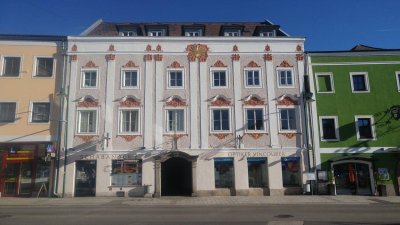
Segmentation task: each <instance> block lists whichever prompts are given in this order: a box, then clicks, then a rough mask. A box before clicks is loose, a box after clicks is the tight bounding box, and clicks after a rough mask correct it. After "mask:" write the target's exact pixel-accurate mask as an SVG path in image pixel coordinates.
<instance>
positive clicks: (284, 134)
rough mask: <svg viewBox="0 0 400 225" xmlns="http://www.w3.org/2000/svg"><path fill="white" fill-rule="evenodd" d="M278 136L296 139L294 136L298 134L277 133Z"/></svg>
mask: <svg viewBox="0 0 400 225" xmlns="http://www.w3.org/2000/svg"><path fill="white" fill-rule="evenodd" d="M279 134H280V135H283V136H285V137H287V138H288V139H292V138H294V137H296V135H298V134H300V133H279Z"/></svg>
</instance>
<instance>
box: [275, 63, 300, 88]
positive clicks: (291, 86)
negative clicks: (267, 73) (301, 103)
mask: <svg viewBox="0 0 400 225" xmlns="http://www.w3.org/2000/svg"><path fill="white" fill-rule="evenodd" d="M280 71H290V73H291V74H292V84H291V85H281V84H280V83H281V82H280V74H279V72H280ZM286 82H287V79H286ZM276 83H277V86H278V88H296V86H295V85H296V78H295V75H294V68H293V67H277V68H276Z"/></svg>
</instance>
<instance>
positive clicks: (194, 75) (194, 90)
mask: <svg viewBox="0 0 400 225" xmlns="http://www.w3.org/2000/svg"><path fill="white" fill-rule="evenodd" d="M189 80H190V81H189V83H190V85H189V88H190V148H192V149H198V148H200V142H199V139H200V129H199V126H200V124H199V122H200V121H199V112H200V110H199V106H200V105H199V91H200V90H199V89H200V88H199V86H200V85H199V63H198V61H197V60H195V61H190V62H189Z"/></svg>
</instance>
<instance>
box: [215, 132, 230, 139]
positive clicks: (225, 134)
mask: <svg viewBox="0 0 400 225" xmlns="http://www.w3.org/2000/svg"><path fill="white" fill-rule="evenodd" d="M230 134H231V133H214V134H212V135H213V136H215V137H217V138H218V139H220V140H222V139H224V138H226V137H227V136H229V135H230Z"/></svg>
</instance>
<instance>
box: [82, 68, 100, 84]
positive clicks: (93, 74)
mask: <svg viewBox="0 0 400 225" xmlns="http://www.w3.org/2000/svg"><path fill="white" fill-rule="evenodd" d="M82 87H83V88H95V87H97V71H95V70H90V71H83V72H82Z"/></svg>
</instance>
